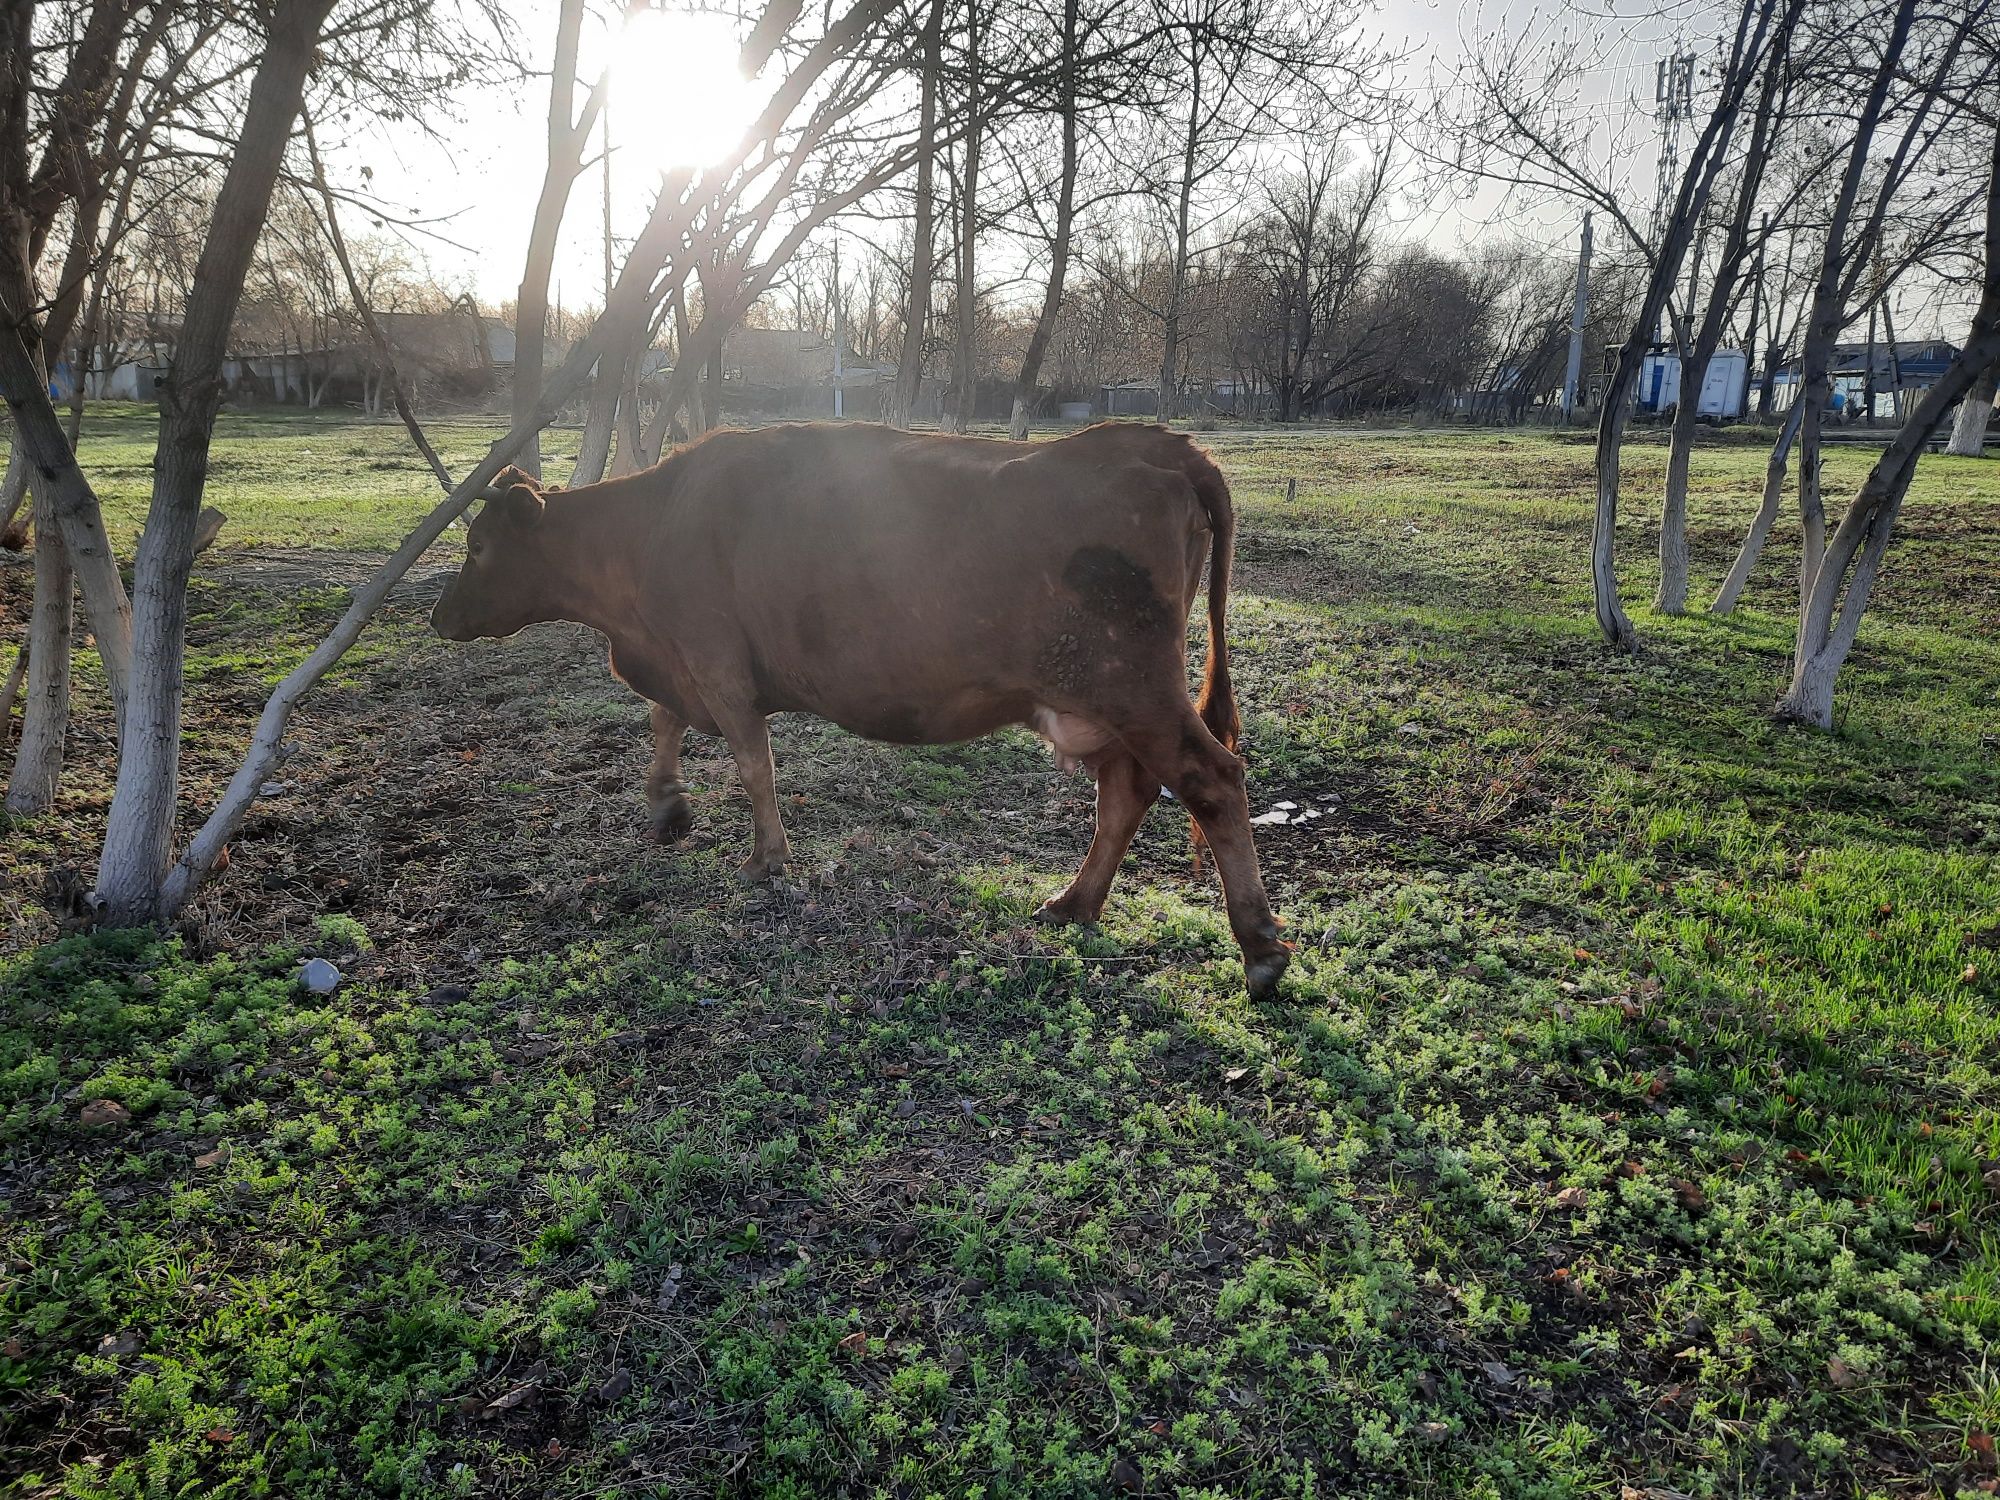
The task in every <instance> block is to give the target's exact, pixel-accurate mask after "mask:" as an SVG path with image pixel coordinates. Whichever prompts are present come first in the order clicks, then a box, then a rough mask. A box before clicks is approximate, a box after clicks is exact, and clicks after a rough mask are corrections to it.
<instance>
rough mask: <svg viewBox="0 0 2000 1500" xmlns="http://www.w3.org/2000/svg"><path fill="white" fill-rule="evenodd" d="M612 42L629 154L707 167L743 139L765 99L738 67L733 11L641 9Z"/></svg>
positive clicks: (614, 106) (621, 133)
mask: <svg viewBox="0 0 2000 1500" xmlns="http://www.w3.org/2000/svg"><path fill="white" fill-rule="evenodd" d="M612 44H613V46H614V47H615V48H616V49H617V52H616V56H615V57H614V59H613V61H612V64H611V134H612V137H613V139H614V141H615V142H616V143H617V145H618V146H619V148H620V152H621V154H622V155H625V156H628V157H632V158H636V159H637V160H639V161H643V162H646V163H648V164H649V165H651V166H653V167H656V168H658V169H660V170H662V171H664V170H666V169H667V168H669V167H707V166H713V165H714V164H715V163H716V162H718V161H720V160H722V158H723V157H725V156H727V155H728V154H729V152H730V151H731V150H732V149H733V148H734V147H735V146H736V145H737V144H738V143H740V142H741V141H742V139H743V134H744V132H745V131H747V130H748V129H749V128H750V123H751V121H752V120H753V119H755V118H756V114H757V106H758V104H759V103H761V102H762V101H761V100H760V99H759V97H758V95H757V92H756V89H755V86H754V85H753V84H752V83H751V81H750V80H749V79H746V78H745V77H744V76H743V74H742V73H741V71H739V69H738V67H737V58H738V55H739V52H740V44H739V41H738V38H737V36H736V31H735V24H734V23H733V22H732V21H731V20H730V19H729V18H728V17H727V16H721V15H716V14H713V13H711V12H706V11H687V10H642V11H637V12H634V13H633V14H632V15H631V16H630V17H629V18H628V19H627V20H626V22H625V25H624V27H623V28H622V29H621V30H620V31H619V33H618V35H617V36H616V37H615V38H614V39H613V43H612Z"/></svg>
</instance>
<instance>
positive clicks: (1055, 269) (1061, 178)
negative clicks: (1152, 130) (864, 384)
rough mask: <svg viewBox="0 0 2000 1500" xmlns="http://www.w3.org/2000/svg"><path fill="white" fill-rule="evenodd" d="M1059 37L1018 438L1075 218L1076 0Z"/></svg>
mask: <svg viewBox="0 0 2000 1500" xmlns="http://www.w3.org/2000/svg"><path fill="white" fill-rule="evenodd" d="M1062 5H1063V11H1062V42H1061V53H1060V56H1059V59H1058V63H1057V76H1056V114H1057V117H1058V118H1059V119H1060V120H1061V121H1062V159H1061V164H1060V166H1059V167H1058V168H1057V172H1056V208H1055V221H1054V223H1053V224H1052V225H1051V226H1050V231H1049V279H1048V281H1047V283H1046V284H1045V285H1044V286H1043V289H1042V306H1041V311H1040V312H1039V313H1037V314H1036V316H1035V329H1034V332H1033V333H1032V334H1030V335H1029V336H1028V347H1027V349H1026V350H1025V351H1024V352H1023V353H1022V355H1021V368H1020V370H1019V371H1018V373H1017V374H1016V375H1015V377H1014V406H1013V410H1012V412H1011V413H1010V415H1009V417H1008V421H1007V435H1008V436H1009V437H1011V438H1013V439H1014V441H1015V442H1017V443H1018V442H1020V441H1021V440H1022V439H1024V438H1026V437H1027V435H1028V416H1029V413H1030V411H1031V409H1032V408H1033V406H1034V402H1035V390H1036V382H1037V380H1039V379H1040V377H1041V373H1042V360H1043V358H1044V357H1045V356H1046V355H1047V354H1048V348H1049V340H1050V339H1051V338H1052V337H1053V336H1054V334H1055V327H1056V316H1057V314H1058V313H1059V312H1060V310H1061V308H1062V298H1063V283H1064V280H1065V278H1066V277H1067V275H1068V273H1069V252H1070V237H1071V235H1072V234H1073V233H1074V230H1075V223H1076V175H1077V89H1078V79H1077V71H1078V69H1077V53H1078V49H1079V47H1080V46H1081V38H1080V36H1079V34H1078V0H1062Z"/></svg>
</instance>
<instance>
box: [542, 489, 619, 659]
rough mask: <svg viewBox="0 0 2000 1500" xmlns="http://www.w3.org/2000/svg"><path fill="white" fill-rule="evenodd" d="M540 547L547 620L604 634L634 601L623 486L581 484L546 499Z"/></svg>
mask: <svg viewBox="0 0 2000 1500" xmlns="http://www.w3.org/2000/svg"><path fill="white" fill-rule="evenodd" d="M547 505H548V513H547V515H545V516H544V517H543V519H542V526H543V527H544V528H545V534H546V536H547V537H548V541H547V543H546V544H545V547H544V550H543V554H542V556H543V561H544V563H545V565H546V566H547V568H548V570H549V572H548V580H547V582H548V587H549V591H550V595H551V603H552V605H553V608H552V610H551V612H550V618H551V619H557V620H574V621H575V622H576V623H577V624H579V625H588V626H590V627H591V628H592V629H593V630H600V631H602V632H603V633H604V634H606V635H608V636H613V637H614V638H615V637H616V635H617V633H618V632H617V631H616V630H615V629H614V628H613V627H614V626H616V625H618V624H619V623H620V622H621V621H625V620H629V619H630V618H631V617H632V612H633V607H634V605H635V604H636V603H637V600H638V592H639V590H638V573H637V566H636V565H637V562H638V551H639V549H638V548H636V547H635V546H634V545H633V541H634V538H635V536H636V534H637V533H636V531H635V522H636V521H637V519H638V518H637V517H636V516H635V515H634V514H633V506H632V504H631V503H630V501H629V499H628V498H627V494H626V492H625V487H624V486H611V485H585V486H584V487H583V488H581V489H576V490H557V491H554V492H552V493H551V494H550V495H549V496H548V499H547Z"/></svg>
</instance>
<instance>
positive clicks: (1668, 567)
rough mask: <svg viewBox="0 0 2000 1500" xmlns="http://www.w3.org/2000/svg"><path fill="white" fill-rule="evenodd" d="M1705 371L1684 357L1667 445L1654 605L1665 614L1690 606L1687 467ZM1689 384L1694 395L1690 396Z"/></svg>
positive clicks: (1680, 612)
mask: <svg viewBox="0 0 2000 1500" xmlns="http://www.w3.org/2000/svg"><path fill="white" fill-rule="evenodd" d="M1702 375H1703V371H1702V367H1701V362H1700V361H1699V360H1697V359H1688V360H1684V361H1682V367H1681V399H1680V403H1679V404H1678V405H1677V406H1676V407H1675V408H1674V427H1673V437H1672V439H1671V441H1670V443H1669V445H1668V448H1667V493H1666V499H1665V502H1664V503H1663V504H1662V505H1661V507H1660V583H1659V587H1658V588H1657V589H1656V590H1655V591H1654V593H1653V608H1654V609H1656V610H1658V611H1659V612H1660V613H1661V614H1663V615H1678V614H1684V613H1685V612H1686V610H1687V593H1688V535H1687V492H1688V469H1689V467H1690V466H1691V465H1692V463H1693V461H1694V429H1695V407H1696V405H1697V404H1698V400H1699V397H1700V393H1701V381H1702ZM1690 385H1692V387H1693V390H1694V395H1695V399H1690V398H1689V387H1690Z"/></svg>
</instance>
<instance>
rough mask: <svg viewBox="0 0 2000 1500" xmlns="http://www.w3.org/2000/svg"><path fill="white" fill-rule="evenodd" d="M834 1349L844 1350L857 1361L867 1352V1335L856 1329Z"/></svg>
mask: <svg viewBox="0 0 2000 1500" xmlns="http://www.w3.org/2000/svg"><path fill="white" fill-rule="evenodd" d="M835 1347H836V1348H839V1349H844V1350H846V1351H847V1352H848V1353H849V1354H852V1355H853V1356H854V1357H855V1358H856V1359H859V1358H860V1357H861V1356H862V1355H864V1354H866V1353H867V1352H868V1335H867V1334H866V1333H865V1332H863V1331H862V1330H861V1329H859V1328H857V1329H855V1330H854V1332H852V1333H850V1334H849V1335H848V1336H847V1337H846V1338H844V1339H842V1340H841V1341H840V1342H839V1344H837V1345H836V1346H835Z"/></svg>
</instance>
